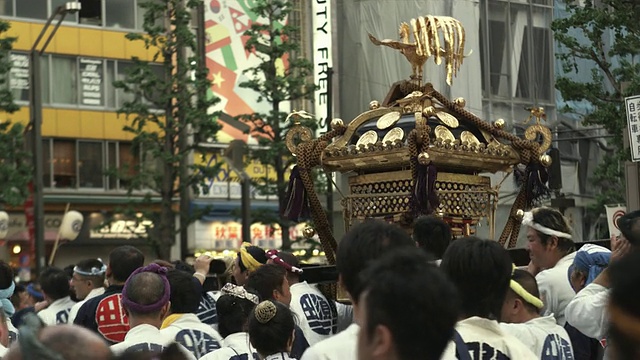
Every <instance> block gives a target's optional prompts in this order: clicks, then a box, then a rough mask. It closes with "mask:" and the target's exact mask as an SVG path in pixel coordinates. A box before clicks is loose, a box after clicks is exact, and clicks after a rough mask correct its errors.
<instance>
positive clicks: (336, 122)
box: [331, 118, 344, 130]
mask: <svg viewBox="0 0 640 360" xmlns="http://www.w3.org/2000/svg"><path fill="white" fill-rule="evenodd" d="M343 126H344V121H342V119H340V118H335V119H333V120H331V128H332V129H334V130H335V129H336V128H339V127H343Z"/></svg>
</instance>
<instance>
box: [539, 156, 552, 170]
mask: <svg viewBox="0 0 640 360" xmlns="http://www.w3.org/2000/svg"><path fill="white" fill-rule="evenodd" d="M552 162H553V160H552V159H551V156H549V155H547V154H542V155H540V164H542V166H544V167H549V166H551V163H552Z"/></svg>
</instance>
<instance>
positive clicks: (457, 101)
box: [453, 97, 467, 108]
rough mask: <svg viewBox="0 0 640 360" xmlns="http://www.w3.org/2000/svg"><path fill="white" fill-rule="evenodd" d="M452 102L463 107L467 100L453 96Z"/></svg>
mask: <svg viewBox="0 0 640 360" xmlns="http://www.w3.org/2000/svg"><path fill="white" fill-rule="evenodd" d="M453 103H454V104H455V105H456V106H459V107H461V108H463V107H465V106H466V105H467V100H465V99H464V98H463V97H459V98H455V99H454V100H453Z"/></svg>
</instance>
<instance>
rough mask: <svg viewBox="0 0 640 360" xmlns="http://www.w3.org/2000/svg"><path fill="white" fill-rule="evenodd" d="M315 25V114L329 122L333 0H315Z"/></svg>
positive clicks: (312, 12)
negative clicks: (328, 105)
mask: <svg viewBox="0 0 640 360" xmlns="http://www.w3.org/2000/svg"><path fill="white" fill-rule="evenodd" d="M311 16H312V25H313V81H314V83H315V84H316V86H318V89H317V90H316V93H315V96H314V100H315V101H314V105H315V109H314V114H315V115H316V117H317V118H318V119H319V120H320V123H321V124H328V123H329V121H327V117H329V116H331V114H328V113H327V101H328V100H329V96H331V94H329V92H328V85H329V68H330V67H332V61H331V59H332V57H331V56H332V52H331V0H313V4H312V7H311Z"/></svg>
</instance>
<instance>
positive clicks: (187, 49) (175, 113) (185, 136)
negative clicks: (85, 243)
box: [114, 0, 219, 259]
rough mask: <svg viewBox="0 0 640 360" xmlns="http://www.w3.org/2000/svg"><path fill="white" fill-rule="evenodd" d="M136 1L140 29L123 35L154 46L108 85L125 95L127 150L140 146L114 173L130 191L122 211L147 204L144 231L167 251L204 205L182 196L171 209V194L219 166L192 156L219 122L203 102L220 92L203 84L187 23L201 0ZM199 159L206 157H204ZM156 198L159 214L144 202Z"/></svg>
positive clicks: (197, 183) (191, 187)
mask: <svg viewBox="0 0 640 360" xmlns="http://www.w3.org/2000/svg"><path fill="white" fill-rule="evenodd" d="M141 6H142V7H143V8H144V10H145V16H144V33H131V34H128V35H127V38H128V39H129V40H131V41H139V42H143V43H144V46H145V48H146V49H148V50H150V51H151V52H152V54H153V58H152V61H150V62H149V61H143V60H141V59H138V58H133V60H134V65H133V66H132V67H131V69H130V70H129V71H128V73H127V76H126V78H125V79H124V80H123V81H117V82H116V83H115V84H114V85H115V87H116V88H118V89H122V90H123V92H124V93H125V94H129V95H128V97H129V99H130V100H129V101H126V102H125V103H124V104H123V106H122V107H121V108H120V109H119V113H121V114H125V115H126V116H127V120H128V122H127V125H126V126H125V127H124V130H125V131H127V132H130V133H131V134H133V146H132V148H133V152H134V154H136V155H137V154H141V157H142V161H140V162H137V163H133V164H132V167H133V169H119V171H117V176H118V177H120V179H122V180H125V183H126V184H127V190H128V194H129V195H130V199H131V200H130V204H129V206H128V208H127V211H126V212H127V213H129V214H133V213H137V212H141V209H146V211H145V212H144V213H145V216H144V217H145V218H150V219H153V230H151V231H149V233H150V234H151V235H150V239H151V240H152V243H153V244H154V245H155V247H156V250H157V252H158V256H159V257H160V258H163V259H168V258H169V251H170V248H171V246H172V245H173V244H174V242H175V238H176V235H177V234H178V233H179V234H180V235H181V236H180V237H181V241H183V244H184V243H186V230H185V229H186V227H187V226H188V225H189V224H191V223H193V222H194V221H195V220H197V219H198V218H199V217H200V216H201V215H202V211H190V209H188V208H184V207H185V206H187V207H188V202H184V201H182V202H181V206H180V209H179V211H176V210H175V207H174V205H175V203H176V201H177V198H178V197H179V196H181V197H183V198H185V197H184V195H188V194H189V191H193V192H194V193H198V192H199V190H200V189H201V188H202V187H201V185H204V183H205V181H206V180H207V179H209V178H211V177H212V176H213V175H214V174H215V172H217V168H215V167H207V166H205V165H196V164H194V163H193V161H191V160H192V159H193V156H203V157H205V156H207V155H206V154H207V151H206V149H205V148H204V147H203V146H202V142H201V141H200V140H201V139H209V138H215V134H216V132H217V131H218V129H219V126H218V124H217V122H216V121H215V119H214V117H213V115H212V114H210V113H209V109H210V108H211V106H213V105H215V103H216V102H217V101H218V100H217V99H216V98H215V97H213V95H212V94H211V93H210V92H209V91H208V90H209V89H210V86H211V83H210V81H209V79H208V71H207V69H206V66H205V64H204V63H202V60H201V57H200V56H198V54H199V51H198V46H197V40H196V35H195V33H194V31H193V29H192V28H191V26H190V21H191V17H192V14H193V12H194V11H195V10H196V9H197V8H198V6H202V1H198V0H153V1H149V2H147V3H144V4H142V5H141ZM202 163H204V164H206V163H207V161H206V159H204V161H203V162H202ZM135 193H143V194H144V197H143V200H142V202H143V204H144V205H142V206H141V204H140V200H136V199H135V198H134V197H133V196H132V195H134V194H135ZM158 200H159V203H160V210H159V214H158V213H157V212H152V211H151V210H150V209H151V208H152V207H153V203H154V202H155V203H157V202H158ZM145 205H146V206H145ZM177 215H179V217H180V221H179V224H176V221H175V218H176V216H177ZM183 255H184V254H183Z"/></svg>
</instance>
